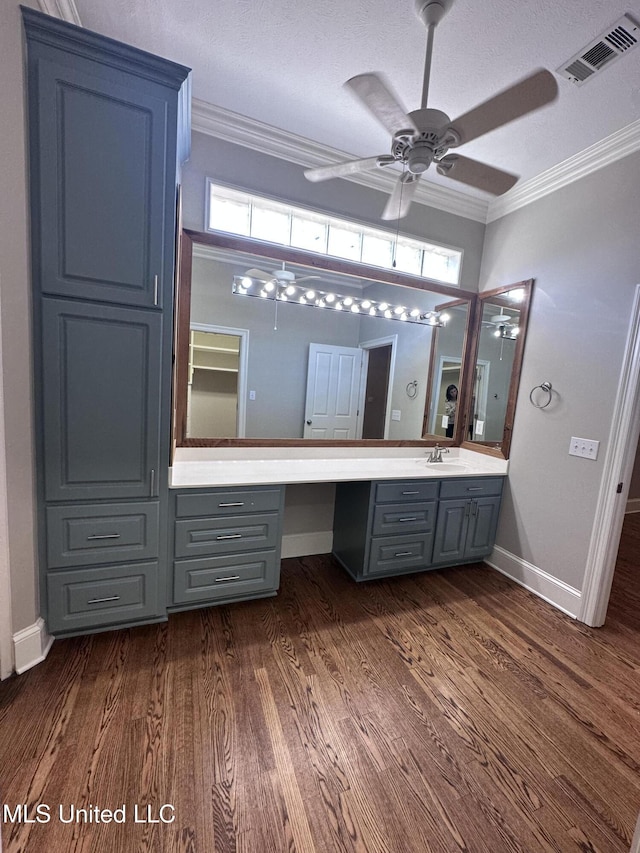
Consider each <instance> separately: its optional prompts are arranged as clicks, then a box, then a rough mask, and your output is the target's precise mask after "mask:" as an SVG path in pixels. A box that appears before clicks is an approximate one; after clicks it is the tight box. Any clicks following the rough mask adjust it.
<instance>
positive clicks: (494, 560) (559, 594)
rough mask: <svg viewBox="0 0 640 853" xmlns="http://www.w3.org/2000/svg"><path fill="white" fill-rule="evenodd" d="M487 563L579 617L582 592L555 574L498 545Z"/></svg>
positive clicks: (487, 559) (487, 558)
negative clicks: (554, 575) (548, 572)
mask: <svg viewBox="0 0 640 853" xmlns="http://www.w3.org/2000/svg"><path fill="white" fill-rule="evenodd" d="M485 563H487V564H488V565H490V566H491V567H492V568H493V569H497V571H499V572H501V573H502V574H503V575H506V576H507V577H508V578H511V580H513V581H515V582H516V583H518V584H520V586H523V587H525V589H528V590H529V591H530V592H533V593H535V595H537V596H539V597H540V598H543V599H544V600H545V601H547V602H549V604H552V605H553V606H554V607H557V608H558V610H562V612H563V613H566V614H568V615H569V616H572V617H573V618H574V619H576V618H577V616H578V613H579V612H580V599H581V593H580V591H579V590H577V589H574V588H573V587H572V586H569V584H567V583H564V581H561V580H558V578H554V577H553V575H550V574H547V572H544V571H542V569H539V568H538V567H537V566H534V565H533V564H532V563H528V562H527V561H526V560H523V559H522V558H521V557H516V555H515V554H512V553H511V552H510V551H505V549H504V548H500V547H499V546H497V545H496V547H495V548H494V549H493V551H492V552H491V554H490V555H489V557H485Z"/></svg>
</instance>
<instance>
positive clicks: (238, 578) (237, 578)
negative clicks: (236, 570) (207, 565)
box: [216, 575, 240, 583]
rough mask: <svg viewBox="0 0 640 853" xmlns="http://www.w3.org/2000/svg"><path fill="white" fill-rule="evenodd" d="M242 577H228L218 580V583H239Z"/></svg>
mask: <svg viewBox="0 0 640 853" xmlns="http://www.w3.org/2000/svg"><path fill="white" fill-rule="evenodd" d="M239 580H240V575H227V577H226V578H216V583H224V582H225V581H239Z"/></svg>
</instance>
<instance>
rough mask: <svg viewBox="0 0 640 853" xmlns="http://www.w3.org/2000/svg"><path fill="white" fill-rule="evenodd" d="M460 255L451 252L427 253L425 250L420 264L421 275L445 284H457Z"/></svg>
mask: <svg viewBox="0 0 640 853" xmlns="http://www.w3.org/2000/svg"><path fill="white" fill-rule="evenodd" d="M460 260H461V254H460V253H458V252H455V253H454V252H451V253H447V254H445V253H444V252H438V251H431V252H430V251H428V250H427V249H425V252H424V260H423V262H422V275H423V276H426V277H427V278H436V279H438V280H439V281H444V282H446V283H447V284H458V279H459V276H460Z"/></svg>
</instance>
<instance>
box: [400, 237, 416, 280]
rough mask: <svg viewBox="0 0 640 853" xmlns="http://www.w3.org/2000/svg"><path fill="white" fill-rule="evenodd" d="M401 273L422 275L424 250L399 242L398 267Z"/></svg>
mask: <svg viewBox="0 0 640 853" xmlns="http://www.w3.org/2000/svg"><path fill="white" fill-rule="evenodd" d="M395 268H396V269H397V270H398V271H399V272H408V273H412V274H413V275H421V273H422V249H420V248H418V247H417V246H414V245H412V244H411V243H403V242H401V241H399V242H398V248H397V249H396V267H395Z"/></svg>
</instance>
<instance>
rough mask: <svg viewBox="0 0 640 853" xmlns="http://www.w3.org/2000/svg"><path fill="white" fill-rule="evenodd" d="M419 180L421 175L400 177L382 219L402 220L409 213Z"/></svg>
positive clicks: (409, 173)
mask: <svg viewBox="0 0 640 853" xmlns="http://www.w3.org/2000/svg"><path fill="white" fill-rule="evenodd" d="M419 180H420V175H413V174H412V173H411V172H405V173H404V174H403V175H400V177H399V178H398V180H397V181H396V185H395V186H394V188H393V192H392V193H391V195H390V196H389V201H388V202H387V204H386V206H385V209H384V211H383V213H382V219H402V218H403V216H406V215H407V213H409V208H410V207H411V202H412V201H413V197H414V195H415V193H416V190H417V188H418V181H419Z"/></svg>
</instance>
